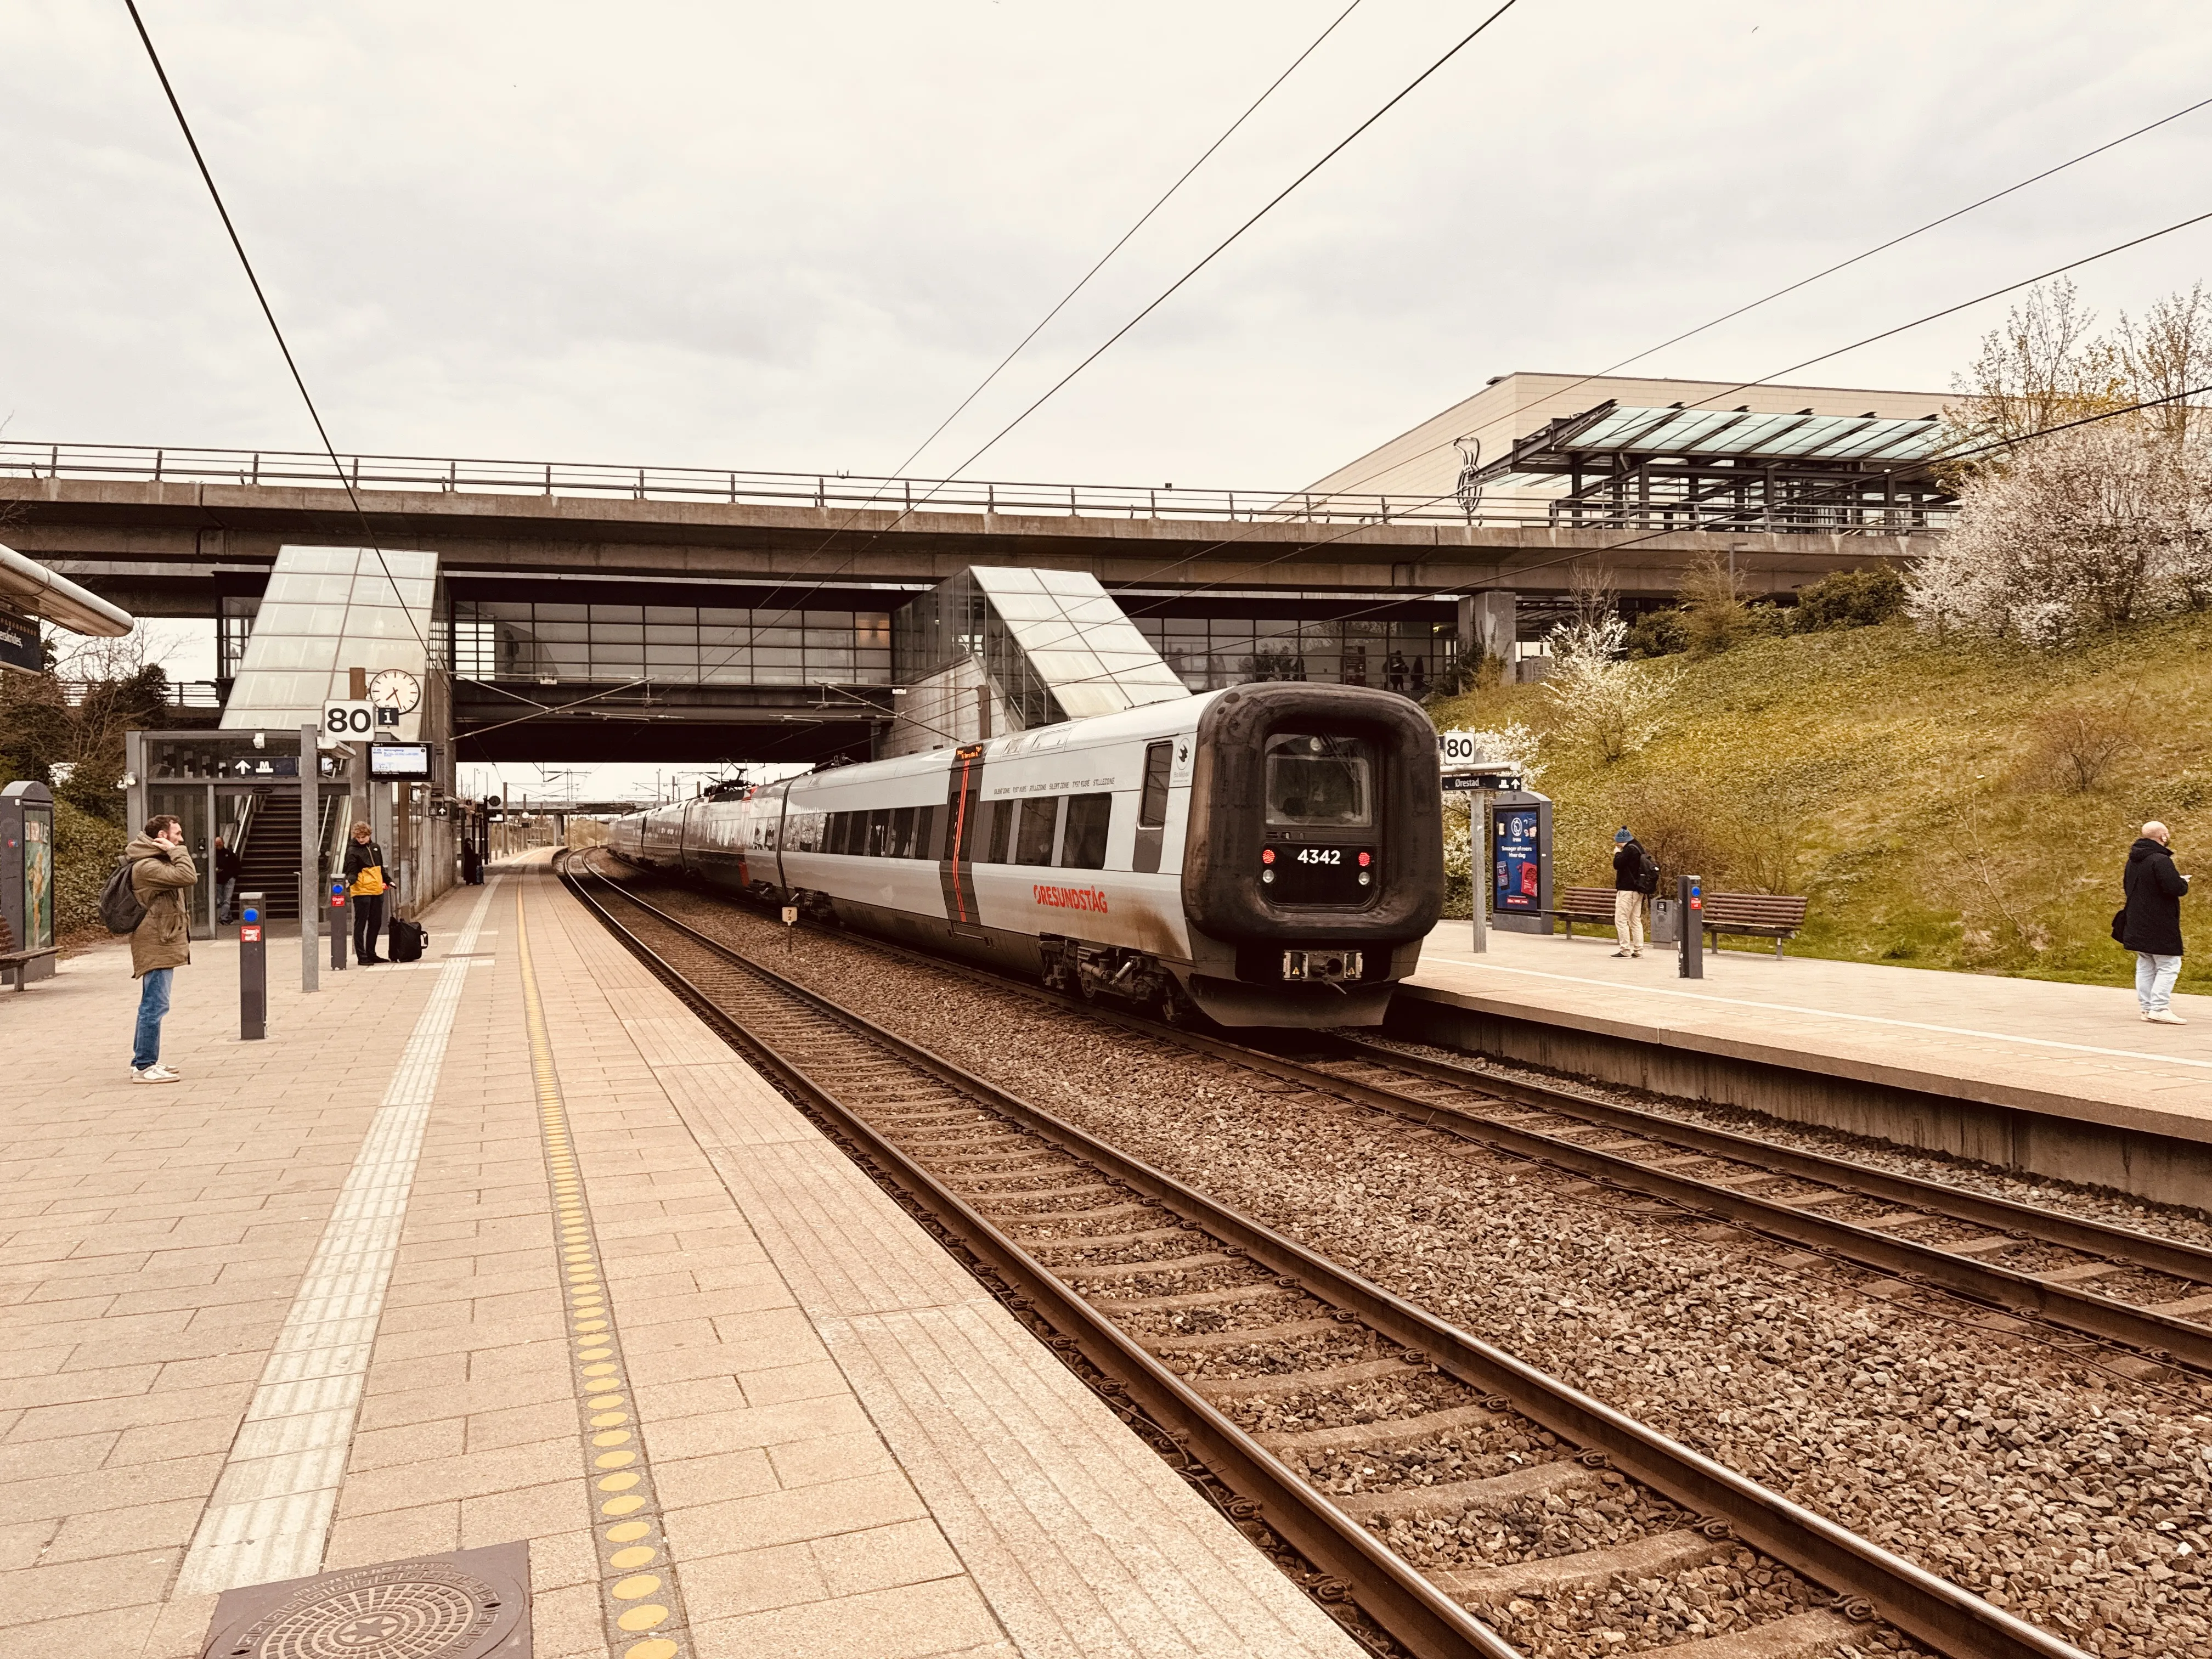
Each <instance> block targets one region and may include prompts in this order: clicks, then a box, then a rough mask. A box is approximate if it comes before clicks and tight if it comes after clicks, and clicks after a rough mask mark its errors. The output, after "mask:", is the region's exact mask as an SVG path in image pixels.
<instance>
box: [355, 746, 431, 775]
mask: <svg viewBox="0 0 2212 1659" xmlns="http://www.w3.org/2000/svg"><path fill="white" fill-rule="evenodd" d="M368 775H369V776H370V777H371V778H372V779H376V780H388V781H398V782H427V781H428V779H429V776H430V745H429V744H427V743H377V744H370V745H369V750H368Z"/></svg>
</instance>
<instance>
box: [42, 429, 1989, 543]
mask: <svg viewBox="0 0 2212 1659" xmlns="http://www.w3.org/2000/svg"><path fill="white" fill-rule="evenodd" d="M9 477H17V478H73V479H89V480H94V481H97V480H103V479H106V480H114V481H117V482H129V483H178V484H216V485H223V486H244V487H256V486H258V487H264V488H296V489H342V488H343V487H344V486H346V485H348V484H350V485H351V486H353V487H354V488H355V489H359V490H380V489H406V490H429V491H436V492H439V493H441V494H448V495H451V494H463V495H467V494H490V495H538V496H544V497H548V498H550V497H556V496H562V497H580V498H586V499H592V500H601V501H605V500H626V501H702V502H714V503H718V504H720V505H724V506H740V505H742V506H749V507H799V508H802V509H805V508H811V509H813V510H815V511H817V512H822V513H830V512H838V513H853V512H865V511H871V510H872V511H877V512H913V511H927V512H931V513H982V514H985V515H986V516H992V515H996V514H1000V513H1020V514H1024V515H1025V516H1037V515H1043V516H1048V517H1066V518H1096V519H1164V520H1201V521H1207V522H1219V523H1229V522H1246V523H1255V524H1259V523H1278V524H1325V525H1349V526H1358V525H1389V524H1401V523H1418V524H1449V525H1454V526H1467V527H1470V528H1474V529H1482V528H1493V527H1494V528H1514V527H1521V526H1532V525H1541V526H1545V527H1546V528H1561V529H1576V530H1597V531H1607V530H1656V531H1662V532H1666V531H1682V532H1689V531H1710V532H1735V533H1737V534H1741V535H1757V534H1765V533H1770V532H1772V533H1808V534H1821V535H1850V536H1897V535H1908V534H1914V533H1919V532H1924V531H1926V530H1929V529H1940V528H1942V526H1943V523H1945V522H1948V520H1946V519H1945V518H1944V515H1943V513H1942V510H1941V509H1920V510H1918V511H1917V512H1908V511H1906V510H1905V509H1902V508H1899V509H1895V510H1891V509H1887V508H1883V507H1877V506H1871V505H1863V504H1857V503H1851V502H1842V503H1835V504H1812V505H1804V506H1796V507H1777V508H1773V509H1766V508H1759V509H1746V508H1743V507H1737V506H1735V504H1733V503H1731V502H1727V501H1690V502H1675V503H1667V504H1661V503H1654V504H1652V505H1651V506H1650V507H1641V506H1639V507H1634V508H1622V509H1620V510H1613V509H1610V508H1595V507H1591V506H1590V505H1589V504H1588V503H1577V504H1575V505H1573V506H1572V507H1566V506H1565V504H1563V503H1562V502H1560V501H1559V499H1558V498H1557V497H1554V496H1551V495H1538V494H1534V493H1520V494H1504V493H1492V494H1486V495H1482V496H1480V497H1478V498H1476V499H1475V501H1474V503H1473V505H1472V506H1471V507H1470V506H1468V505H1463V504H1462V502H1461V501H1460V500H1458V499H1457V498H1456V497H1455V496H1451V495H1446V496H1444V497H1443V498H1441V499H1437V498H1434V497H1430V496H1423V495H1370V494H1361V493H1355V492H1350V491H1333V492H1322V493H1316V492H1315V491H1312V490H1284V489H1217V488H1213V487H1211V486H1206V487H1200V488H1189V487H1182V488H1178V487H1177V486H1176V485H1174V484H1160V485H1150V484H1072V483H1071V484H1060V483H1034V482H1018V481H1015V480H1009V479H988V478H983V479H970V478H912V477H874V476H870V475H865V474H855V473H829V472H812V473H806V472H757V471H741V470H736V469H728V468H723V469H716V468H711V467H682V466H637V465H614V464H611V463H600V462H588V461H515V460H495V459H483V458H462V457H433V456H423V455H341V456H339V457H337V468H336V469H333V467H332V465H331V457H330V456H328V455H325V454H320V453H313V452H311V451H303V450H271V449H208V448H197V447H192V448H171V447H166V446H164V447H156V446H152V445H144V444H84V443H37V442H33V441H29V440H27V439H8V440H0V478H9Z"/></svg>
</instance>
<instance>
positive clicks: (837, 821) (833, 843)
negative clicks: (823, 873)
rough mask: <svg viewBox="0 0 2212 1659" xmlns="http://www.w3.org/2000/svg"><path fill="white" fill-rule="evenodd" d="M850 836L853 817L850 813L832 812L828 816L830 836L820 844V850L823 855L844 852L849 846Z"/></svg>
mask: <svg viewBox="0 0 2212 1659" xmlns="http://www.w3.org/2000/svg"><path fill="white" fill-rule="evenodd" d="M852 834H853V815H852V814H851V813H850V812H832V813H831V814H830V815H829V836H828V837H827V838H826V839H825V840H824V841H823V843H822V850H823V851H824V852H825V853H842V852H844V851H846V850H847V849H848V848H849V847H850V845H851V837H852Z"/></svg>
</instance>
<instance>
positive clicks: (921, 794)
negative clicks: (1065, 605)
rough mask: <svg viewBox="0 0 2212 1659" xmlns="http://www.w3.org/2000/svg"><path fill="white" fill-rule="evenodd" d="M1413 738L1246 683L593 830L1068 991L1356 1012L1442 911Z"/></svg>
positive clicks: (1431, 749) (1423, 775)
mask: <svg viewBox="0 0 2212 1659" xmlns="http://www.w3.org/2000/svg"><path fill="white" fill-rule="evenodd" d="M1438 797H1439V784H1438V779H1437V746H1436V734H1435V732H1434V731H1433V729H1432V728H1431V726H1430V725H1429V722H1428V720H1427V719H1426V718H1425V716H1424V715H1423V714H1422V713H1421V711H1420V709H1419V708H1418V707H1417V706H1416V705H1414V704H1413V703H1411V702H1407V700H1406V699H1405V698H1403V697H1401V696H1395V695H1393V694H1391V693H1389V692H1386V691H1378V690H1366V689H1364V688H1360V687H1355V686H1333V685H1316V684H1287V683H1267V684H1256V685H1247V686H1241V687H1238V688H1237V689H1236V690H1226V691H1216V692H1209V693H1206V694H1204V695H1201V696H1194V697H1190V698H1187V699H1182V700H1178V701H1176V702H1165V703H1154V704H1152V705H1150V706H1149V707H1146V708H1133V709H1129V710H1127V711H1125V712H1123V713H1121V714H1102V715H1097V716H1094V717H1092V718H1091V719H1087V720H1072V721H1067V722H1065V723H1063V724H1060V725H1054V726H1038V727H1036V728H1033V729H1031V730H1029V731H1025V732H1018V733H1016V734H1014V735H1012V736H1011V737H1005V738H996V739H994V740H991V741H987V742H983V743H978V744H969V745H966V746H964V747H961V748H957V749H938V750H930V751H928V752H927V753H922V754H914V755H906V756H902V757H898V758H896V759H891V760H882V761H871V762H867V763H861V764H858V765H851V766H842V767H833V768H829V769H825V770H822V771H818V772H812V773H809V774H807V775H805V776H803V777H798V778H793V779H790V780H788V781H785V782H781V783H774V784H767V785H763V786H758V787H750V786H744V785H734V786H724V787H722V788H721V789H719V790H715V791H710V792H709V793H708V794H706V795H705V796H702V798H701V799H697V800H694V801H690V802H687V803H685V804H684V805H680V806H664V807H661V808H659V809H657V810H655V811H649V812H638V813H632V814H630V815H629V816H628V817H623V818H621V819H618V820H617V822H616V823H614V825H613V826H612V829H611V835H610V838H609V842H610V845H611V847H612V848H613V849H614V851H615V852H616V853H617V854H620V856H621V857H622V858H623V859H624V860H627V861H628V862H629V863H631V864H633V865H638V866H644V867H646V868H649V869H653V870H659V871H664V872H677V873H682V874H685V875H689V876H691V877H693V878H696V879H698V880H700V881H702V882H705V883H707V884H710V885H713V886H715V887H720V888H725V889H728V890H732V891H735V892H738V893H742V894H744V895H747V896H750V897H753V898H756V899H759V900H763V901H765V902H772V903H785V904H795V905H798V906H799V907H800V908H801V909H802V910H803V911H804V912H805V913H806V914H808V915H812V916H815V917H817V918H820V919H823V920H829V919H834V920H836V921H837V922H839V923H842V924H843V925H844V926H847V927H853V928H855V929H857V930H860V931H863V932H866V933H875V934H878V935H881V936H884V937H886V938H890V939H896V940H899V941H901V942H903V943H907V944H910V945H920V946H921V947H923V948H926V949H928V950H931V951H942V952H945V953H949V954H951V955H953V956H956V957H964V958H968V959H969V960H972V961H975V962H979V963H988V964H991V965H993V966H995V967H997V968H999V969H1002V970H1006V971H1012V972H1018V973H1021V974H1024V975H1034V976H1036V977H1037V978H1039V979H1042V981H1044V982H1045V983H1046V984H1047V985H1049V986H1052V987H1054V988H1056V989H1060V990H1064V991H1070V992H1074V993H1077V994H1081V995H1083V996H1085V997H1087V998H1098V997H1111V998H1115V999H1119V1000H1125V1001H1127V1002H1129V1003H1132V1004H1136V1005H1140V1006H1150V1007H1152V1008H1154V1009H1156V1010H1158V1011H1159V1012H1162V1013H1164V1015H1165V1016H1166V1017H1167V1018H1170V1019H1182V1018H1188V1017H1189V1015H1190V1013H1191V1012H1192V1011H1193V1010H1194V1009H1195V1010H1199V1011H1202V1012H1204V1013H1205V1014H1206V1016H1208V1017H1210V1018H1212V1019H1213V1020H1215V1021H1216V1022H1218V1023H1219V1024H1224V1025H1231V1026H1262V1025H1273V1026H1332V1025H1373V1024H1379V1023H1380V1022H1381V1020H1382V1018H1383V1012H1384V1010H1385V1008H1386V1007H1387V1006H1388V1005H1389V999H1390V994H1391V990H1392V987H1394V986H1395V983H1396V982H1397V981H1399V980H1401V979H1403V978H1405V977H1406V976H1407V975H1409V974H1410V973H1412V972H1413V967H1414V964H1415V963H1416V961H1417V960H1418V959H1419V955H1420V949H1421V939H1422V938H1423V937H1424V936H1425V934H1426V933H1428V931H1429V930H1430V928H1431V927H1433V926H1434V925H1435V923H1436V921H1437V917H1438V915H1441V914H1442V911H1443V829H1442V822H1441V813H1440V811H1439V805H1438Z"/></svg>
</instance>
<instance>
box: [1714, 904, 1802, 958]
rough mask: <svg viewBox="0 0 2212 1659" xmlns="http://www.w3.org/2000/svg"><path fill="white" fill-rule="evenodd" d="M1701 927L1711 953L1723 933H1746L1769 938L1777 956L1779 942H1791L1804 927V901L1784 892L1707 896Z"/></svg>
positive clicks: (1718, 946)
mask: <svg viewBox="0 0 2212 1659" xmlns="http://www.w3.org/2000/svg"><path fill="white" fill-rule="evenodd" d="M1704 924H1705V939H1706V942H1707V943H1708V944H1709V945H1711V947H1712V948H1713V949H1714V950H1715V951H1718V950H1719V949H1720V948H1721V935H1722V934H1723V933H1750V934H1753V935H1754V936H1756V937H1758V938H1759V939H1772V940H1773V941H1774V954H1775V955H1776V956H1780V955H1781V954H1782V943H1783V941H1784V939H1795V938H1796V936H1797V933H1798V930H1799V929H1801V928H1802V927H1804V925H1805V901H1804V900H1803V899H1802V898H1797V897H1795V896H1791V895H1790V894H1787V893H1708V894H1706V895H1705V915H1704Z"/></svg>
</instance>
